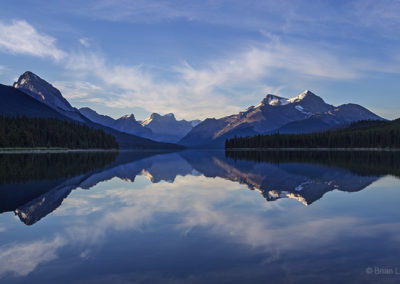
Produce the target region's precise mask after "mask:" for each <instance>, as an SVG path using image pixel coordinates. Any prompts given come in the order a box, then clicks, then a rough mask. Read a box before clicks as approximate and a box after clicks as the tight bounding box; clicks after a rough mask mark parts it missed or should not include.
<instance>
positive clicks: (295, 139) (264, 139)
mask: <svg viewBox="0 0 400 284" xmlns="http://www.w3.org/2000/svg"><path fill="white" fill-rule="evenodd" d="M225 148H228V149H229V148H400V119H396V120H394V121H389V122H382V121H361V122H357V123H354V124H352V125H350V126H349V127H348V128H343V129H339V130H334V131H326V132H320V133H310V134H279V133H277V134H272V135H257V136H252V137H235V138H232V139H228V140H226V142H225Z"/></svg>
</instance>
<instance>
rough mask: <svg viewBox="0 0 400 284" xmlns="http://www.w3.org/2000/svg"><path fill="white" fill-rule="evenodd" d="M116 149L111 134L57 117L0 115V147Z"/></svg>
mask: <svg viewBox="0 0 400 284" xmlns="http://www.w3.org/2000/svg"><path fill="white" fill-rule="evenodd" d="M38 147H57V148H68V149H118V142H117V140H116V139H115V137H114V136H112V135H110V134H107V133H105V132H104V131H103V130H100V129H94V128H91V127H89V126H87V125H83V124H79V123H77V122H69V121H64V120H60V119H57V118H42V117H26V116H22V117H20V116H15V117H14V116H0V148H38Z"/></svg>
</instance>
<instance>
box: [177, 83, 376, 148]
mask: <svg viewBox="0 0 400 284" xmlns="http://www.w3.org/2000/svg"><path fill="white" fill-rule="evenodd" d="M379 119H382V118H381V117H379V116H377V115H375V114H374V113H372V112H370V111H369V110H367V109H366V108H364V107H362V106H360V105H356V104H345V105H341V106H338V107H335V106H333V105H330V104H327V103H326V102H324V100H323V99H322V98H320V97H319V96H317V95H315V94H314V93H312V92H310V91H308V90H306V91H304V92H303V93H301V94H300V95H298V96H297V97H294V98H291V99H287V98H283V97H278V96H275V95H267V96H266V97H265V98H264V99H263V101H262V102H261V103H260V104H259V105H257V106H251V107H249V108H248V109H247V110H246V111H243V112H240V113H238V114H234V115H231V116H226V117H223V118H220V119H206V120H205V121H203V122H202V123H200V124H199V125H197V126H196V127H194V128H193V129H192V130H191V131H190V132H189V133H188V134H187V135H186V136H185V137H184V138H182V139H181V140H180V141H179V143H180V144H182V145H186V146H190V147H222V146H223V144H224V141H225V139H227V138H231V137H234V136H251V135H257V134H267V133H274V132H285V133H309V132H313V131H322V130H327V129H330V128H334V127H338V126H340V125H346V124H348V123H351V122H355V121H359V120H379Z"/></svg>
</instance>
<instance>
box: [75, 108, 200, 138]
mask: <svg viewBox="0 0 400 284" xmlns="http://www.w3.org/2000/svg"><path fill="white" fill-rule="evenodd" d="M79 111H80V112H81V113H82V114H83V115H84V116H86V117H87V118H88V119H90V120H92V121H93V122H96V123H99V124H102V125H105V126H108V127H111V128H114V129H116V130H119V131H122V132H126V133H130V134H134V135H138V136H142V137H146V138H150V139H153V140H156V141H160V142H171V143H176V142H178V141H179V140H180V139H182V138H183V137H184V136H185V135H186V134H188V133H189V131H190V130H192V128H193V127H194V126H196V125H197V124H199V123H200V122H201V121H200V120H192V121H186V120H176V118H175V115H174V114H173V113H168V114H166V115H160V114H158V113H153V114H151V116H150V117H149V118H147V119H145V120H143V121H137V120H136V119H135V116H134V114H130V115H124V116H122V117H120V118H118V119H113V118H112V117H109V116H106V115H101V114H98V113H97V112H96V111H94V110H92V109H90V108H88V107H85V108H81V109H79Z"/></svg>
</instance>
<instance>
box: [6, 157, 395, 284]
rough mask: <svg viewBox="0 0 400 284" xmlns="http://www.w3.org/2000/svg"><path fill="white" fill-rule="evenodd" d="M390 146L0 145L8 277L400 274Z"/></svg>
mask: <svg viewBox="0 0 400 284" xmlns="http://www.w3.org/2000/svg"><path fill="white" fill-rule="evenodd" d="M399 161H400V158H399V154H398V153H391V152H384V153H379V152H372V153H370V152H336V153H331V152H298V153H293V152H291V153H288V152H230V153H225V152H223V151H209V152H207V151H197V152H196V151H184V152H178V153H160V152H158V153H151V152H141V153H139V152H120V153H69V154H65V153H64V154H61V153H59V154H48V153H47V154H2V155H0V212H1V214H0V282H1V283H312V282H314V283H318V282H323V283H399V282H400V210H399V202H400V181H399V177H400V165H399V164H400V163H399Z"/></svg>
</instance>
